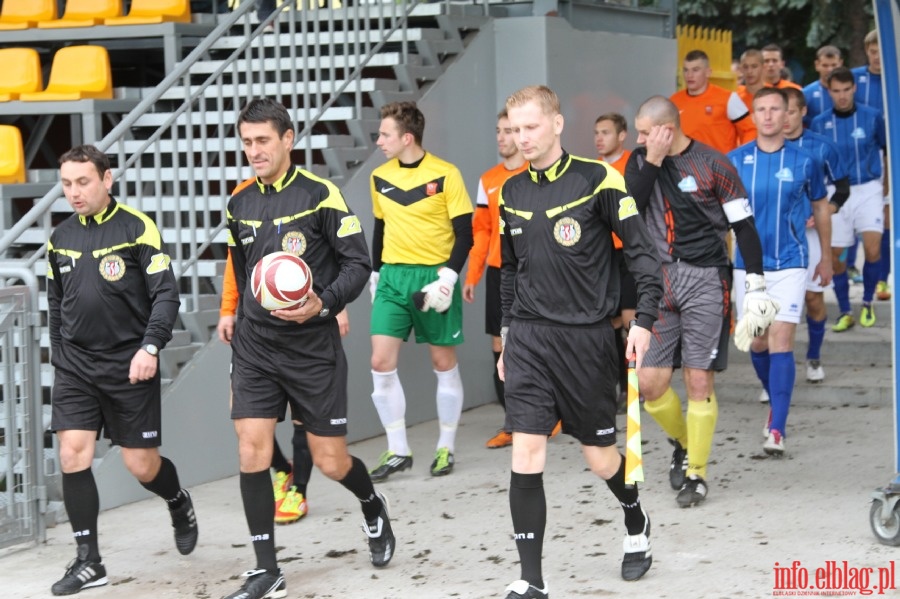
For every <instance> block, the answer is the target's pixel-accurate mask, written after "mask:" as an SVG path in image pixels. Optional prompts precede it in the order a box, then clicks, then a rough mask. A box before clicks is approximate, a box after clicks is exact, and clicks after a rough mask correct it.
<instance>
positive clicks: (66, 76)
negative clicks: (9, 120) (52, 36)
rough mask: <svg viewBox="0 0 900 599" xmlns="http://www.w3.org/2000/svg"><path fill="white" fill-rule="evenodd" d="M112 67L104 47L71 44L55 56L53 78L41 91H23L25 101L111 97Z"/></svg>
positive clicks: (51, 73)
mask: <svg viewBox="0 0 900 599" xmlns="http://www.w3.org/2000/svg"><path fill="white" fill-rule="evenodd" d="M112 97H113V89H112V69H111V68H110V65H109V53H108V52H107V51H106V48H104V47H103V46H68V47H66V48H60V49H59V50H58V51H57V52H56V54H55V55H54V56H53V66H52V67H51V68H50V80H49V81H48V82H47V88H46V89H45V90H44V91H42V92H37V93H30V94H22V95H21V96H19V99H20V100H22V101H24V102H62V101H67V100H82V99H84V98H102V99H112Z"/></svg>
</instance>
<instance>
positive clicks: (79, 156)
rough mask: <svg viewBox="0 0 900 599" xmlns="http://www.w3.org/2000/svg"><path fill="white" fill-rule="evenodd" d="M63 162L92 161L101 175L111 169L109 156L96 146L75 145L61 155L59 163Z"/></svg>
mask: <svg viewBox="0 0 900 599" xmlns="http://www.w3.org/2000/svg"><path fill="white" fill-rule="evenodd" d="M63 162H90V163H91V164H93V165H94V167H95V168H96V169H97V172H98V173H99V174H100V176H101V177H103V175H104V174H105V173H106V171H108V170H110V168H111V167H110V165H109V157H108V156H107V155H106V154H104V153H103V152H101V151H100V150H98V149H97V147H96V146H75V147H74V148H72V149H71V150H69V151H68V152H66V153H64V154H63V155H62V156H60V157H59V165H60V166H62V164H63Z"/></svg>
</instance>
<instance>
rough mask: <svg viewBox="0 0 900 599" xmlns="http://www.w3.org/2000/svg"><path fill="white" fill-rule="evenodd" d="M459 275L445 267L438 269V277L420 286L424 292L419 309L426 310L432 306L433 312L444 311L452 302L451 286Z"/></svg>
mask: <svg viewBox="0 0 900 599" xmlns="http://www.w3.org/2000/svg"><path fill="white" fill-rule="evenodd" d="M457 280H459V275H458V274H456V273H455V272H453V271H452V270H450V269H449V268H447V267H444V268H441V269H440V270H438V279H437V281H434V282H433V283H429V284H427V285H425V286H424V287H422V293H424V294H425V298H424V302H423V304H422V307H421V310H422V311H423V312H427V311H428V309H429V308H432V309H433V310H434V311H435V312H446V311H447V310H448V309H449V308H450V304H451V303H453V287H454V286H455V285H456V281H457Z"/></svg>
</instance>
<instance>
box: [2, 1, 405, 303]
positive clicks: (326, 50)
mask: <svg viewBox="0 0 900 599" xmlns="http://www.w3.org/2000/svg"><path fill="white" fill-rule="evenodd" d="M418 4H419V1H418V0H412V1H407V0H400V1H399V2H390V3H383V2H378V3H375V4H370V5H362V4H359V3H356V4H354V6H352V7H349V8H334V7H332V6H328V7H325V8H320V9H317V10H302V9H298V7H297V4H296V3H294V2H287V3H284V4H282V5H281V6H280V7H279V9H278V10H277V11H276V12H275V13H273V14H272V15H271V16H270V17H269V18H267V19H266V20H265V21H263V22H259V23H257V22H256V19H255V3H254V2H245V3H243V4H242V5H241V6H240V7H239V8H238V9H236V10H235V11H234V12H233V13H230V14H227V15H221V16H220V17H219V24H218V26H217V27H216V28H215V29H214V30H213V32H212V33H211V34H210V35H209V36H208V37H207V38H206V39H204V40H203V41H202V42H201V43H200V44H199V45H198V46H197V47H196V48H194V50H193V51H192V52H191V53H190V54H189V55H188V56H187V57H186V58H185V59H184V60H183V61H182V62H180V63H179V64H178V65H177V67H176V68H175V69H174V70H173V71H172V72H171V73H170V74H169V75H168V76H166V77H165V78H164V79H163V81H162V82H160V84H159V85H157V86H156V87H155V88H154V89H153V90H152V91H150V92H149V93H147V94H146V95H145V96H144V98H143V99H142V101H141V102H140V103H139V104H138V106H137V107H136V108H135V109H134V110H133V111H132V112H131V113H129V114H128V115H127V116H126V117H125V118H124V119H122V121H121V122H120V123H119V124H118V125H117V126H116V127H115V128H113V129H112V131H110V133H109V134H108V135H106V136H105V137H104V138H103V139H102V140H101V141H100V142H99V143H98V144H97V146H98V147H99V148H100V149H101V150H103V151H105V152H107V153H108V154H109V155H110V156H114V157H117V160H115V168H114V171H113V178H114V180H116V181H117V182H118V186H119V188H118V191H119V193H118V195H119V196H120V197H121V198H122V199H123V200H124V201H125V202H127V203H128V204H129V205H131V206H134V207H135V208H137V209H139V210H142V211H144V212H145V213H147V214H148V215H149V216H150V217H151V218H153V219H154V220H155V221H156V223H157V225H158V227H159V228H160V230H161V231H162V232H163V236H164V239H165V240H166V243H167V246H168V249H169V253H170V255H171V257H172V266H173V269H174V270H175V273H176V276H178V277H180V278H181V284H182V292H183V295H182V297H183V299H185V300H187V301H185V302H183V308H182V309H186V310H195V309H197V306H198V305H199V301H198V296H199V295H200V294H201V293H203V291H204V289H206V288H207V286H206V285H205V284H204V282H203V281H202V279H203V278H204V277H205V276H209V274H210V273H208V272H207V273H204V272H202V271H201V268H200V265H201V263H203V262H204V258H210V257H219V258H221V257H223V254H222V250H220V249H217V248H216V246H217V245H218V244H219V243H220V242H221V241H223V240H224V233H223V230H224V212H225V204H226V202H227V199H228V197H229V194H230V191H231V190H232V189H233V188H234V186H235V185H236V184H237V183H239V182H240V181H241V180H242V179H243V178H245V177H246V176H247V175H249V172H245V171H246V169H245V161H244V155H243V152H242V149H241V145H240V143H239V140H238V139H237V133H236V130H235V126H234V123H235V121H236V119H237V114H238V112H239V110H240V108H241V107H242V106H243V105H244V104H245V103H246V102H247V101H248V100H250V99H252V98H254V97H259V96H263V95H268V96H271V97H274V98H276V99H277V100H279V101H281V102H283V103H284V104H285V106H286V107H287V108H288V110H289V112H290V113H291V114H292V115H293V116H294V120H295V123H296V125H295V127H296V129H297V130H296V131H295V133H296V135H295V140H296V143H295V151H297V152H299V153H300V155H302V160H301V161H299V162H300V163H301V164H302V165H303V166H304V167H305V168H308V169H311V170H312V169H315V168H316V166H315V163H316V158H317V156H319V155H320V154H319V153H320V152H321V150H323V149H324V148H325V147H326V146H327V143H328V141H329V139H330V138H332V137H335V136H334V135H331V136H329V135H322V134H316V131H317V130H318V129H319V128H320V126H322V125H324V124H326V123H325V121H326V118H327V117H328V116H329V111H332V110H333V109H335V108H337V107H339V108H340V109H341V110H342V111H343V112H341V113H340V114H346V113H347V109H350V111H351V112H350V114H351V115H352V116H351V117H350V118H358V115H360V114H361V112H362V111H363V109H364V106H365V98H364V95H363V91H362V89H363V86H362V80H363V73H364V70H365V69H367V67H368V66H369V64H370V63H371V62H372V61H373V59H374V58H375V56H376V55H378V54H379V53H380V52H381V51H382V49H384V48H385V47H386V46H387V45H388V44H390V45H391V48H392V49H396V54H397V61H398V64H401V63H405V62H406V61H407V60H408V53H409V46H410V41H409V39H408V35H407V32H408V26H407V24H408V18H409V15H410V13H411V12H412V11H413V10H414V9H415V7H416V6H417V5H418ZM270 25H272V26H276V27H277V32H273V33H269V32H268V31H267V28H268V26H270ZM241 27H242V30H243V37H242V39H240V40H239V41H236V40H235V38H234V37H227V36H228V34H229V33H230V32H234V31H236V30H240V29H241ZM272 41H274V42H275V43H272ZM232 46H233V49H232V48H231V47H232ZM228 50H231V52H230V53H228ZM226 53H227V56H226V57H224V58H218V57H217V55H222V54H226ZM204 63H205V64H206V65H207V68H201V65H203V64H204ZM206 73H208V75H207V76H205V77H203V75H205V74H206ZM200 78H202V81H201V82H200V83H195V81H196V80H198V79H200ZM175 89H180V90H181V91H182V92H183V95H182V97H181V98H180V99H179V100H177V101H176V100H174V99H173V98H171V96H172V90H175ZM167 104H168V105H172V106H171V107H170V108H169V109H168V110H167V111H166V112H165V113H164V114H160V112H156V111H160V110H162V109H164V108H165V106H166V105H167ZM176 104H177V105H176ZM339 116H340V115H339ZM160 119H161V121H160ZM345 120H349V119H345ZM148 122H149V123H152V125H146V126H145V125H144V123H148ZM329 125H330V127H332V128H333V127H340V126H341V125H340V124H339V123H329ZM321 128H323V129H324V128H325V127H321ZM143 131H146V132H147V133H146V139H135V136H142V135H143ZM341 137H344V138H345V139H344V143H346V142H347V140H348V139H349V135H347V136H341ZM354 143H358V142H354ZM322 168H324V167H322ZM61 191H62V186H61V185H60V184H57V185H56V186H54V187H53V188H52V189H51V190H50V191H49V192H47V193H46V194H45V195H44V196H43V197H42V198H41V199H40V200H38V201H36V202H35V204H34V207H33V208H32V209H31V210H30V211H29V212H28V213H27V214H25V215H24V216H23V217H22V218H21V219H20V220H19V221H18V222H17V223H16V224H15V225H13V226H12V227H11V228H10V229H9V230H7V231H6V232H5V233H4V234H3V236H2V237H0V255H8V250H9V249H10V248H11V246H13V244H17V243H18V244H22V243H29V242H27V241H26V242H23V241H22V239H23V237H27V238H28V239H29V240H30V243H31V245H35V246H38V247H37V249H36V250H34V251H32V252H31V253H30V254H29V255H28V256H27V258H25V259H24V264H25V265H26V267H28V268H31V269H35V265H36V264H38V262H39V261H40V260H43V259H45V257H46V241H47V239H49V236H50V232H51V229H52V222H51V211H52V210H53V207H54V205H55V204H57V202H59V200H60V198H61V197H62V193H61ZM26 233H29V234H30V235H27V236H26ZM35 241H37V242H42V243H43V245H40V246H39V245H38V243H35ZM213 250H216V251H213Z"/></svg>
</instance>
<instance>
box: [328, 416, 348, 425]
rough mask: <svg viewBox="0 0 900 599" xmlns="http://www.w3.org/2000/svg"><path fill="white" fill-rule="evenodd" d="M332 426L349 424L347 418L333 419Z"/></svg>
mask: <svg viewBox="0 0 900 599" xmlns="http://www.w3.org/2000/svg"><path fill="white" fill-rule="evenodd" d="M331 424H333V425H335V426H337V425H339V424H347V419H346V418H332V419H331Z"/></svg>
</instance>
